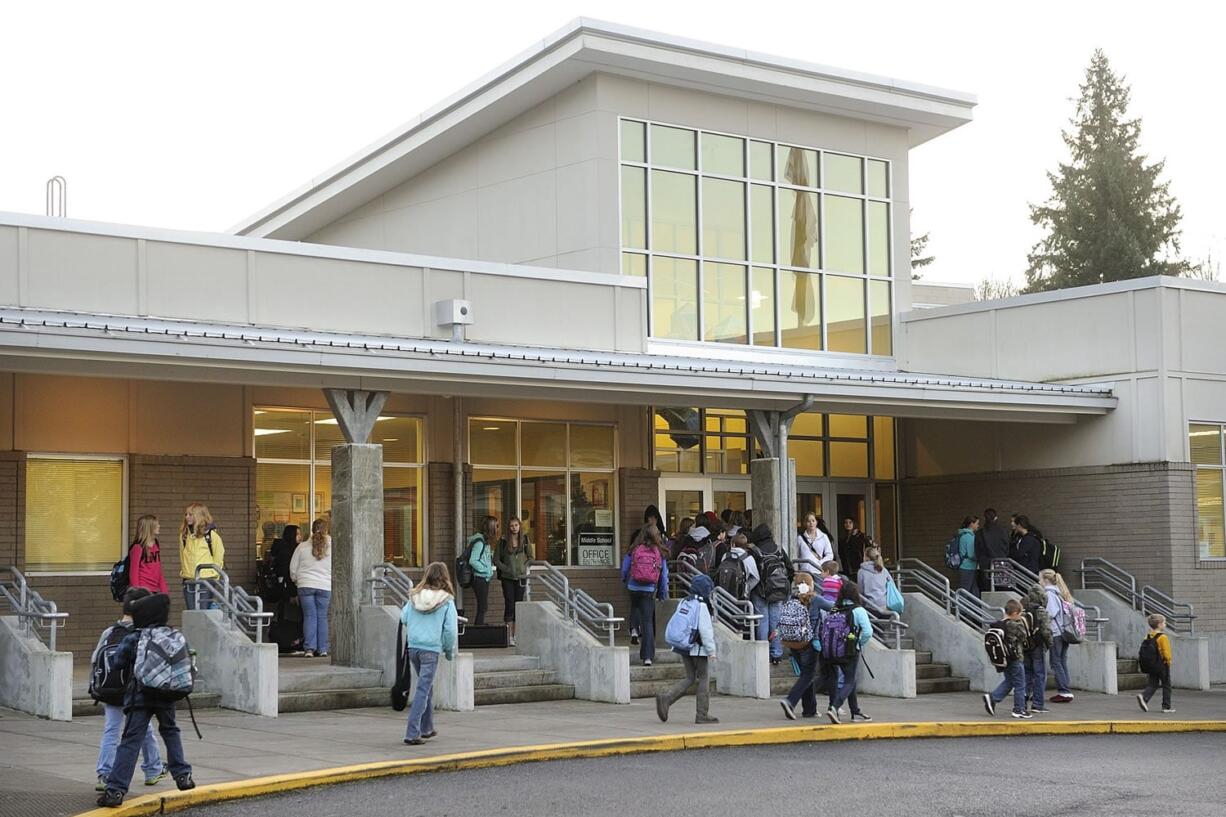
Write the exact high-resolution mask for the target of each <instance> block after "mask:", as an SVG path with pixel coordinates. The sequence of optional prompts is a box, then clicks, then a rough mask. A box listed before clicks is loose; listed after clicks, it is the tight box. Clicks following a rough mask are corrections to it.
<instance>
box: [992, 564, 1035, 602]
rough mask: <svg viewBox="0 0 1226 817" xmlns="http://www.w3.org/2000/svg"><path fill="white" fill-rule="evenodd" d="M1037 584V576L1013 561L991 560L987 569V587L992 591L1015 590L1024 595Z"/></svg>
mask: <svg viewBox="0 0 1226 817" xmlns="http://www.w3.org/2000/svg"><path fill="white" fill-rule="evenodd" d="M1038 583H1039V574H1037V573H1035V572H1034V571H1033V570H1031V569H1030V568H1028V567H1026V566H1025V565H1023V564H1021V563H1020V562H1018V561H1016V560H1014V559H993V560H992V565H991V567H989V568H988V586H989V587H991V588H992V591H993V592H995V591H997V590H1016V591H1017V592H1018V593H1022V594H1025V592H1026V591H1027V590H1029V589H1030V588H1031V586H1032V585H1036V584H1038Z"/></svg>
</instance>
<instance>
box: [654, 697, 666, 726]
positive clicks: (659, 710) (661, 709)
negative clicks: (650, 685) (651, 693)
mask: <svg viewBox="0 0 1226 817" xmlns="http://www.w3.org/2000/svg"><path fill="white" fill-rule="evenodd" d="M656 717H658V718H659V719H660V720H661V721H663V722H665V723H667V722H668V704H667V703H666V702H665V701H664V696H663V695H657V696H656Z"/></svg>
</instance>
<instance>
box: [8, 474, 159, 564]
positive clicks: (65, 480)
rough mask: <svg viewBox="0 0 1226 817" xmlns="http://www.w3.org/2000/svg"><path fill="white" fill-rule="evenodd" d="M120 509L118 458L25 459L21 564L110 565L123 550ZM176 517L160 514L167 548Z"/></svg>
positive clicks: (121, 490) (120, 478) (121, 478)
mask: <svg viewBox="0 0 1226 817" xmlns="http://www.w3.org/2000/svg"><path fill="white" fill-rule="evenodd" d="M123 513H124V507H123V462H122V461H121V460H71V459H40V458H36V457H31V458H29V459H27V460H26V518H25V524H26V530H25V543H26V546H25V551H26V561H25V565H24V566H23V568H22V569H24V570H109V569H110V568H111V565H112V564H113V563H114V561H115V559H116V558H117V557H118V556H119V555H120V554H122V553H123V550H124V535H123V533H124V531H123ZM6 521H7V520H6ZM176 522H177V520H174V519H170V520H166V519H164V520H163V524H164V525H165V528H164V529H163V531H162V539H164V540H166V542H167V544H168V546H169V547H172V548H173V546H174V540H175V534H174V532H173V529H177V527H178V526H177V524H176ZM6 527H10V529H11V526H6Z"/></svg>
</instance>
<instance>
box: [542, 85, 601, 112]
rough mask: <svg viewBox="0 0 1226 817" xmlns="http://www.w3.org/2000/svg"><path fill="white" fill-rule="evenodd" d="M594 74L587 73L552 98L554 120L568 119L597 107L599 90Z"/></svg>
mask: <svg viewBox="0 0 1226 817" xmlns="http://www.w3.org/2000/svg"><path fill="white" fill-rule="evenodd" d="M596 76H597V75H596V74H589V75H588V76H586V77H584V78H583V79H581V80H580V81H579V82H576V83H575V84H573V85H570V86H568V87H567V88H566V89H564V90H562V91H560V92H559V93H558V95H557V96H555V97H554V98H553V103H554V110H553V114H554V117H555V119H556V120H562V119H569V118H571V117H573V116H579V115H580V114H584V113H587V112H589V111H594V110H596V109H597V107H598V102H597V99H598V93H599V91H598V89H597V79H596Z"/></svg>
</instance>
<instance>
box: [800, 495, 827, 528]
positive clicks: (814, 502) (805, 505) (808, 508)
mask: <svg viewBox="0 0 1226 817" xmlns="http://www.w3.org/2000/svg"><path fill="white" fill-rule="evenodd" d="M808 514H815V515H816V516H817V518H818V519H821V518H822V495H821V494H820V493H798V494H796V526H797V527H800V526H801V525H802V522H803V520H804V518H805V516H807V515H808Z"/></svg>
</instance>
